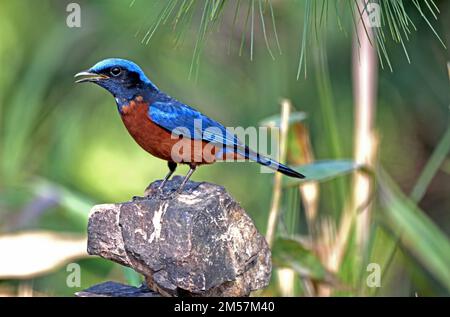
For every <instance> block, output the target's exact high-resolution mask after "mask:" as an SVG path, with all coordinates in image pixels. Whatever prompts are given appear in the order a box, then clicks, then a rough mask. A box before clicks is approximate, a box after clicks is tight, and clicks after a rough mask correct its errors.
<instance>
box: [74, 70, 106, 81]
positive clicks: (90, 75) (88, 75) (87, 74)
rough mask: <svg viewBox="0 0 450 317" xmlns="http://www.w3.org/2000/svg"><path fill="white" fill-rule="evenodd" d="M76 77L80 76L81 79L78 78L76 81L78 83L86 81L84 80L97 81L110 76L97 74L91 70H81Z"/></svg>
mask: <svg viewBox="0 0 450 317" xmlns="http://www.w3.org/2000/svg"><path fill="white" fill-rule="evenodd" d="M74 77H75V78H79V79H77V80H76V81H75V83H77V84H78V83H84V82H97V81H100V80H103V79H107V78H109V77H108V76H106V75H102V74H96V73H94V72H91V71H83V72H79V73H78V74H76V75H75V76H74Z"/></svg>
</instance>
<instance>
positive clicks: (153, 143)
mask: <svg viewBox="0 0 450 317" xmlns="http://www.w3.org/2000/svg"><path fill="white" fill-rule="evenodd" d="M148 107H149V105H148V103H146V102H144V101H142V100H141V99H140V98H139V99H136V100H134V101H131V102H130V103H129V104H128V105H125V106H122V109H121V112H122V113H121V117H122V121H123V123H124V124H125V127H126V128H127V130H128V132H129V133H130V134H131V136H132V137H133V138H134V140H135V141H136V142H137V143H138V144H139V145H140V146H141V147H142V148H143V149H144V150H145V151H147V152H148V153H150V154H152V155H153V156H156V157H158V158H160V159H163V160H166V161H172V162H176V163H190V164H194V165H200V164H211V163H214V162H215V161H216V156H215V153H217V151H218V149H217V148H216V147H215V146H214V145H212V144H211V143H207V142H204V141H198V140H192V139H189V138H182V137H178V136H176V135H172V133H170V132H169V131H167V130H165V129H164V128H162V127H160V126H159V125H157V124H155V123H154V122H153V121H152V120H151V119H150V118H149V116H148Z"/></svg>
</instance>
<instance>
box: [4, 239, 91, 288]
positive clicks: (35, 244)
mask: <svg viewBox="0 0 450 317" xmlns="http://www.w3.org/2000/svg"><path fill="white" fill-rule="evenodd" d="M86 245H87V242H86V237H85V236H81V235H73V234H64V233H55V232H51V231H26V232H19V233H14V234H5V235H1V236H0V252H1V254H2V260H1V261H0V279H6V278H11V279H27V278H31V277H35V276H39V275H43V274H46V273H48V272H51V271H52V270H54V269H56V268H57V267H59V266H61V265H63V264H65V263H67V262H70V261H73V260H75V259H78V258H83V257H87V256H88V254H87V252H86Z"/></svg>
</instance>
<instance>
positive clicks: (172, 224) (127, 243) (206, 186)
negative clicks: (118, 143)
mask: <svg viewBox="0 0 450 317" xmlns="http://www.w3.org/2000/svg"><path fill="white" fill-rule="evenodd" d="M181 180H182V178H181V177H179V176H175V177H174V178H173V179H172V180H171V181H169V182H168V183H167V184H166V186H165V187H164V189H163V190H162V191H160V190H158V186H159V184H160V181H156V182H154V183H152V184H151V185H149V187H148V188H147V190H146V195H148V196H146V197H136V198H134V199H133V200H132V201H130V202H125V203H120V204H107V205H97V206H95V207H94V208H93V209H92V211H91V215H90V219H89V225H88V252H89V254H93V255H99V256H101V257H103V258H106V259H109V260H112V261H115V262H117V263H120V264H122V265H125V266H128V267H131V268H133V269H134V270H135V271H137V272H139V273H141V274H143V275H144V276H145V280H146V282H147V285H148V286H149V287H150V288H151V289H152V290H155V291H157V292H159V293H160V294H162V295H164V296H248V295H249V294H250V292H251V291H254V290H258V289H261V288H264V287H265V286H267V284H268V283H269V279H270V274H271V267H272V265H271V254H270V250H269V247H268V245H267V243H266V241H265V239H264V237H263V236H262V235H261V234H260V233H259V232H258V231H257V229H256V227H255V226H254V224H253V222H252V220H251V219H250V217H249V216H248V215H247V214H246V213H245V211H244V209H242V207H241V206H240V205H239V204H238V203H237V202H236V201H235V200H234V199H233V198H232V197H231V196H230V195H229V194H228V193H227V192H226V190H225V189H224V188H223V187H221V186H218V185H215V184H210V183H196V182H188V183H187V184H186V186H185V188H184V190H183V192H182V193H180V194H174V191H175V190H176V189H177V188H178V186H179V185H180V183H181Z"/></svg>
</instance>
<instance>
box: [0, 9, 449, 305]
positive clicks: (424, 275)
mask: <svg viewBox="0 0 450 317" xmlns="http://www.w3.org/2000/svg"><path fill="white" fill-rule="evenodd" d="M70 2H71V1H56V0H53V1H44V0H43V1H31V0H17V1H7V0H0V39H1V41H0V61H1V66H2V67H1V70H2V71H1V72H0V235H3V236H5V237H8V236H10V235H11V234H12V233H17V232H29V231H36V230H47V231H52V232H58V233H64V234H67V233H72V234H81V235H83V234H85V232H86V224H87V216H88V213H89V210H90V207H91V206H92V205H93V204H98V203H107V202H121V201H126V200H128V199H130V197H131V196H133V195H139V194H142V192H143V190H144V188H145V187H146V186H147V185H148V183H149V182H151V181H153V180H155V179H160V178H162V177H163V176H164V175H165V173H166V163H165V162H163V161H160V160H158V159H156V158H153V157H151V156H150V155H148V154H147V153H146V152H144V151H143V150H141V149H140V148H139V146H138V145H137V144H136V143H135V142H134V141H133V139H132V138H131V137H130V136H129V135H128V133H127V131H126V129H125V127H124V126H123V124H122V122H121V120H120V117H119V115H118V113H117V110H116V106H115V102H114V100H113V98H112V97H111V96H110V95H109V94H107V93H106V92H105V91H103V90H102V89H100V88H98V87H94V86H93V85H75V84H74V79H73V75H74V74H75V73H77V72H79V71H81V70H84V69H87V68H89V67H90V66H92V65H93V64H94V63H96V62H97V61H99V60H101V59H103V58H108V57H121V58H127V59H130V60H133V61H135V62H136V63H137V64H139V65H140V66H141V67H142V68H143V70H144V71H145V72H146V74H147V76H148V77H149V78H150V79H151V80H152V81H153V82H154V83H155V84H156V85H157V86H158V87H159V88H160V89H162V90H164V91H165V92H167V93H168V94H170V95H171V96H173V97H175V98H177V99H179V100H181V101H183V102H185V103H187V104H189V105H192V106H194V107H196V108H197V109H199V110H200V111H202V112H203V113H205V114H207V115H209V116H211V117H212V118H215V119H218V120H220V121H221V122H222V123H223V124H224V125H225V126H243V127H247V126H257V125H258V123H259V122H260V121H261V120H263V119H264V118H266V117H268V116H271V115H274V114H277V113H279V111H280V106H279V101H280V98H288V99H290V100H291V101H292V104H293V105H294V108H295V109H296V110H298V111H303V112H306V113H307V114H308V119H307V120H306V121H305V123H304V124H305V125H306V126H307V127H308V129H309V133H310V135H311V143H312V147H313V149H314V152H315V156H316V158H317V159H344V158H351V157H352V156H353V135H354V133H355V131H354V115H353V107H354V106H353V103H354V98H353V88H352V53H351V52H352V32H353V29H352V19H351V14H342V19H341V21H337V18H336V15H335V14H334V9H333V10H331V11H330V14H329V21H328V23H327V27H326V31H323V32H322V33H323V34H322V36H321V40H317V39H316V38H315V34H314V31H312V30H311V31H310V32H311V34H310V40H309V42H308V44H307V46H308V50H307V57H306V65H307V78H306V79H305V78H304V76H303V75H302V76H301V77H300V78H299V79H298V80H297V79H296V75H297V65H298V60H299V54H300V50H301V39H302V32H303V26H304V24H303V23H304V10H305V6H304V1H288V0H286V1H272V4H273V9H274V13H275V21H276V28H277V34H278V37H279V41H280V46H281V50H282V54H281V55H280V54H278V52H277V50H276V49H275V46H273V47H272V51H273V52H274V55H275V60H273V59H272V58H271V56H270V54H269V52H268V50H267V49H266V45H265V41H264V37H263V34H262V32H261V26H260V25H259V24H256V29H255V36H254V45H253V46H254V47H253V56H252V58H251V60H250V53H249V52H250V48H249V46H248V45H249V36H250V35H249V33H245V32H244V34H245V38H246V42H245V44H244V49H243V53H242V54H241V55H242V56H240V55H239V47H240V45H241V35H242V32H243V31H242V28H243V26H242V24H243V23H242V21H239V22H238V23H237V24H236V25H235V27H234V28H235V32H234V33H232V32H231V30H232V29H233V27H232V25H233V24H232V21H233V13H234V9H233V8H234V5H233V3H234V1H228V3H227V4H226V7H224V9H223V12H222V14H221V18H220V19H221V23H220V24H219V26H218V27H217V28H216V29H214V30H213V31H212V32H211V34H209V36H208V41H207V42H206V43H205V45H204V48H203V50H202V53H201V56H200V58H199V60H200V64H199V66H198V68H197V67H196V68H195V69H196V70H197V69H198V74H197V75H196V76H195V75H193V76H190V78H189V72H190V67H191V61H192V57H193V53H194V46H195V41H196V38H197V31H198V26H199V21H200V18H201V7H202V4H201V3H203V1H200V4H197V6H198V9H197V10H195V14H194V15H193V18H192V19H193V22H192V24H191V26H189V27H185V33H184V34H183V36H182V38H181V41H180V42H179V43H178V44H177V45H176V44H175V39H176V37H177V34H176V33H174V32H172V30H171V25H170V21H169V23H166V25H161V26H160V28H158V29H157V30H156V32H155V33H154V35H153V37H152V39H151V41H150V42H149V44H148V45H145V44H143V43H142V39H143V37H144V35H145V33H146V32H147V30H148V29H149V28H150V27H151V26H152V25H153V23H154V22H155V20H157V19H158V16H159V14H160V12H161V10H162V9H163V7H164V3H165V2H164V1H143V0H136V1H134V2H132V1H119V0H112V1H105V0H100V1H77V3H79V4H80V7H81V27H80V28H69V27H67V25H66V18H67V15H68V12H66V6H67V4H68V3H70ZM350 2H351V1H350ZM435 3H436V5H437V6H438V7H439V9H440V12H441V13H440V14H439V18H438V20H437V21H436V20H434V19H433V17H432V16H430V15H429V14H428V15H429V18H430V21H431V22H432V24H433V26H434V28H435V29H436V30H437V32H438V34H439V35H440V36H441V38H442V39H443V41H444V43H449V38H450V3H449V2H448V1H435ZM130 4H132V5H130ZM243 5H246V3H244V4H243ZM340 10H341V11H345V10H348V9H347V8H346V6H345V5H341V7H340ZM406 10H407V12H408V14H410V17H411V19H412V20H413V21H414V24H415V26H416V27H417V32H415V31H413V32H412V34H411V35H410V41H409V42H407V43H406V46H407V49H408V53H409V56H410V59H411V64H409V63H408V61H407V59H406V58H405V55H404V52H403V49H402V48H401V46H400V45H398V44H396V43H393V42H392V41H388V44H387V50H388V52H389V56H390V58H391V63H392V66H393V72H391V71H390V70H389V69H384V70H383V69H380V73H379V79H378V85H379V86H378V102H377V113H376V130H377V132H378V134H379V138H380V141H379V142H380V145H379V151H378V152H379V154H378V156H379V163H378V164H380V165H382V166H383V168H384V169H385V171H386V172H387V173H388V174H389V175H390V176H391V177H392V179H393V180H394V181H395V182H396V183H397V184H398V185H399V187H400V188H401V190H402V191H403V192H405V193H409V192H410V191H411V190H412V188H413V187H414V185H415V184H416V181H417V179H418V177H419V175H420V173H421V172H422V169H423V167H424V166H425V164H426V163H427V161H428V160H429V158H430V155H431V154H432V153H433V152H434V150H435V148H436V145H437V144H438V143H439V142H440V140H441V138H442V136H443V134H444V132H445V131H446V129H447V126H448V118H449V100H450V98H449V97H450V96H449V79H448V73H447V66H446V63H447V61H448V60H449V59H450V58H449V53H448V50H446V49H445V48H443V46H442V45H441V44H440V43H439V41H438V40H437V38H436V37H435V36H434V35H433V33H432V31H431V30H430V28H429V27H428V25H427V23H426V21H425V20H423V19H422V18H421V17H420V14H419V13H418V12H417V10H415V8H414V7H413V5H412V4H408V6H407V8H406ZM244 11H245V10H244ZM266 22H267V23H271V22H270V17H269V18H268V20H267V21H266ZM340 24H341V26H339V25H340ZM341 28H342V29H343V30H341ZM323 38H326V40H323ZM229 43H231V49H230V50H228V45H229ZM271 44H272V45H273V44H274V42H273V34H272V35H271ZM321 52H326V59H325V61H324V59H323V58H320V56H321ZM323 63H325V65H326V67H324V64H323ZM194 73H195V72H194ZM324 78H325V79H324ZM324 80H325V82H326V83H328V84H329V86H327V87H328V88H329V90H327V89H325V92H324V89H323V85H322V83H323V82H324ZM325 103H328V104H329V105H330V106H331V107H332V108H331V109H332V111H331V112H328V114H329V113H331V114H332V116H333V122H334V124H335V130H333V129H331V128H330V126H329V121H327V120H328V119H327V117H326V114H324V109H326V107H324V106H323V104H325ZM331 134H332V135H331ZM333 140H337V144H336V141H333ZM333 142H335V143H333ZM444 155H447V156H446V159H445V160H444V162H443V163H442V164H441V165H440V166H439V168H438V170H437V172H436V173H435V174H433V178H432V181H431V184H430V185H429V186H428V188H427V191H426V194H425V196H424V197H423V199H422V200H421V201H420V204H419V206H420V208H421V209H422V210H423V211H424V213H426V215H427V216H428V217H429V218H431V219H432V220H433V222H434V223H435V225H436V228H438V229H439V230H440V231H441V232H442V233H443V234H444V237H446V239H448V234H449V232H450V213H449V210H450V175H449V174H450V158H449V157H448V153H444ZM186 171H187V169H186V168H185V167H183V168H182V169H180V170H179V171H178V172H179V173H180V174H184V173H185V172H186ZM193 180H202V181H210V182H214V183H218V184H220V185H223V186H225V187H226V188H227V190H228V191H229V192H230V193H231V194H232V195H233V197H234V198H235V199H236V200H238V201H239V202H240V203H241V204H242V206H243V207H244V208H245V209H246V210H247V211H248V213H249V214H250V215H251V216H252V218H253V220H254V222H255V224H256V226H257V227H258V229H259V230H260V231H261V232H265V230H266V225H267V218H268V213H269V209H270V202H271V193H272V181H273V175H272V174H261V173H259V166H256V164H250V163H236V164H229V163H222V164H215V165H213V166H208V167H204V168H200V169H199V170H198V171H197V172H196V173H195V174H194V176H193ZM350 182H351V175H347V176H342V177H340V178H339V180H334V181H331V182H326V183H324V184H323V190H322V191H321V198H320V207H319V213H320V214H323V215H325V216H327V217H337V215H338V214H339V213H340V209H341V207H342V205H343V204H344V202H342V201H340V202H339V204H340V205H339V207H337V206H336V203H335V202H334V200H332V199H330V197H331V196H332V195H333V191H334V190H335V187H336V186H340V185H339V184H341V183H344V185H342V186H343V187H344V188H347V189H344V194H345V193H346V190H347V191H348V188H349V186H350V185H349V183H350ZM291 194H292V193H291ZM347 194H348V193H347ZM287 195H289V191H288V193H287ZM289 197H290V196H288V198H287V199H293V198H289ZM295 212H298V213H299V215H300V214H301V212H302V208H301V207H299V208H298V209H295ZM375 214H377V210H375ZM301 217H302V216H299V217H297V218H299V219H297V220H296V221H297V222H298V226H297V227H298V228H296V229H295V231H296V232H297V233H299V234H301V233H302V232H304V231H305V229H304V225H303V224H302V223H303V222H302V219H301ZM381 217H382V216H381ZM376 218H377V217H375V219H376ZM283 221H288V220H286V219H284V220H283ZM379 223H383V220H379ZM374 226H375V227H377V222H375V223H374ZM379 234H380V235H383V236H384V239H386V240H380V241H381V242H380V241H379V242H378V243H379V244H377V246H378V247H379V250H381V251H380V252H381V253H383V252H385V253H389V252H388V250H387V249H389V248H390V247H391V245H392V241H395V239H396V238H395V237H396V235H395V234H394V233H393V231H392V230H388V229H386V230H383V231H382V232H381V233H379ZM422 234H423V232H417V239H419V240H420V239H421V238H422ZM0 237H1V236H0ZM383 241H384V242H383ZM447 241H448V240H447ZM0 245H1V244H0ZM440 247H441V249H439V246H437V248H438V252H442V253H443V254H447V255H449V254H450V250H449V249H447V244H445V245H441V246H440ZM50 250H51V249H50ZM400 250H401V251H400V252H396V253H395V255H394V260H393V263H392V265H391V266H390V267H389V271H388V272H386V274H389V278H388V282H386V284H383V286H382V287H381V289H380V290H379V291H377V295H398V296H414V295H415V294H417V295H418V296H427V295H449V294H450V293H449V289H448V288H447V287H446V285H447V286H448V285H449V284H448V280H445V279H444V281H442V280H440V279H439V278H437V277H436V275H434V274H433V272H432V270H431V272H430V268H429V267H427V265H426V264H424V263H423V262H421V261H420V260H419V261H418V260H417V258H419V259H420V258H421V256H417V255H416V254H414V253H411V252H410V251H409V250H408V249H407V248H403V247H400ZM4 251H5V250H0V261H3V259H6V258H8V257H10V256H12V254H8V253H7V252H4ZM15 252H16V253H17V254H22V255H24V253H25V255H24V260H23V261H26V262H27V264H28V265H29V266H32V265H33V258H27V257H26V253H27V252H28V250H27V249H15ZM50 253H51V251H50ZM74 261H75V262H77V263H78V264H80V266H81V273H82V275H81V285H80V287H75V288H70V287H68V286H67V285H66V278H67V275H68V274H69V273H68V272H67V271H66V266H65V264H66V263H68V262H72V261H70V259H68V258H67V259H64V260H63V261H62V262H61V263H60V264H58V265H55V267H54V268H52V269H51V270H50V271H49V272H45V273H44V272H42V273H36V274H32V275H29V276H25V275H24V276H23V277H18V276H16V277H2V276H1V275H0V293H1V294H2V295H7V296H17V295H27V294H28V295H30V294H31V295H35V296H39V295H44V296H47V295H50V296H62V295H68V296H71V295H73V293H74V292H76V291H78V290H80V289H83V288H86V287H88V286H91V285H92V284H95V283H99V282H103V281H105V280H117V281H123V282H130V281H131V282H133V281H134V283H136V282H137V281H136V280H134V279H135V276H134V275H133V274H131V273H130V272H124V270H123V269H122V268H121V267H120V266H118V265H113V264H111V263H109V262H107V261H105V260H102V259H97V258H88V259H86V258H83V259H76V260H74ZM443 269H444V271H445V267H444V268H443ZM447 269H448V270H449V272H450V263H447ZM383 273H385V272H384V271H383ZM0 274H1V273H0ZM444 274H445V273H444ZM447 274H448V273H447ZM441 277H442V275H441ZM274 278H275V277H274ZM344 279H345V278H344ZM383 281H384V277H383ZM383 283H384V282H383ZM299 292H300V293H299V294H300V295H301V294H302V293H301V291H299ZM268 294H269V295H271V294H272V295H277V294H278V293H277V291H276V290H273V291H271V292H269V293H268ZM364 294H366V293H364Z"/></svg>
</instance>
